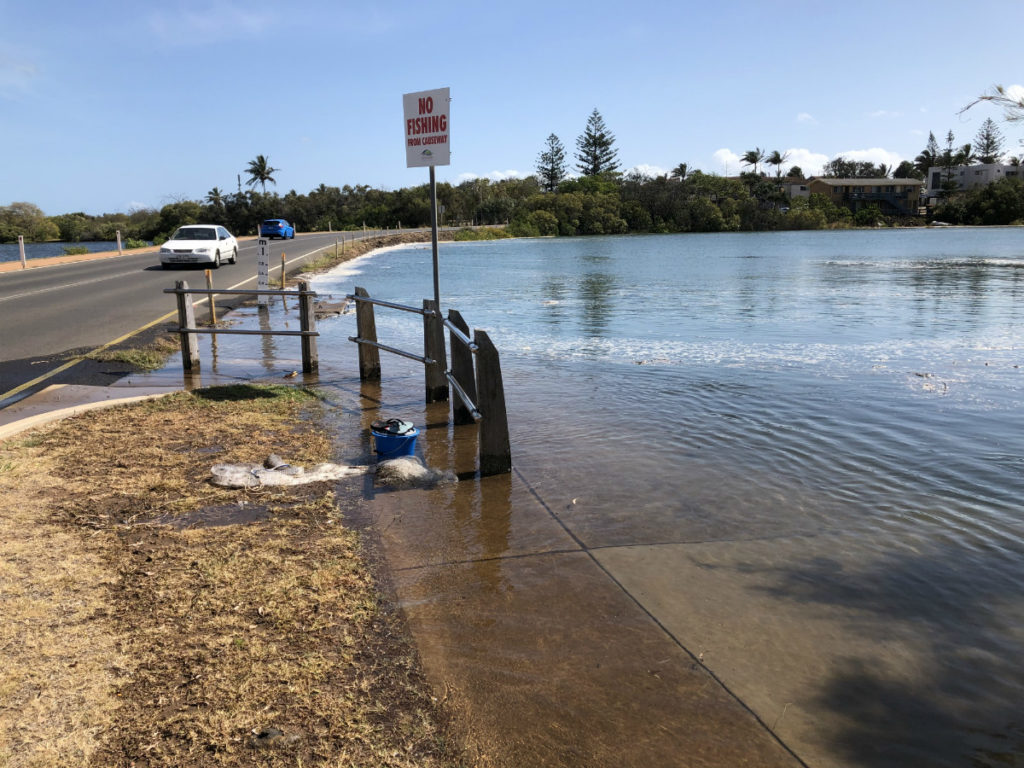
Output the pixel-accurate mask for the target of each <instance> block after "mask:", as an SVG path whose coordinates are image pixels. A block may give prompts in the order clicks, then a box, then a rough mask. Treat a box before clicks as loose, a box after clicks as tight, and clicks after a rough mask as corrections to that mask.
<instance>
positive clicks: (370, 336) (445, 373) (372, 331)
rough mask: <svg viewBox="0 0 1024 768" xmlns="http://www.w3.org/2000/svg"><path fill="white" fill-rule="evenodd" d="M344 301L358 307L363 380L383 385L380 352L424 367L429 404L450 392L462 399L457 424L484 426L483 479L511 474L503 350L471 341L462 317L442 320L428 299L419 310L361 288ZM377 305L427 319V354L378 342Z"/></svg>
mask: <svg viewBox="0 0 1024 768" xmlns="http://www.w3.org/2000/svg"><path fill="white" fill-rule="evenodd" d="M345 298H347V299H349V300H350V301H353V302H355V304H356V335H355V336H349V341H352V342H354V343H356V344H357V345H358V346H359V378H360V380H361V381H379V380H380V378H381V369H380V355H379V351H380V350H383V351H385V352H391V353H392V354H396V355H400V356H402V357H406V358H409V359H411V360H415V361H417V362H420V363H422V364H423V366H424V376H425V386H426V402H427V403H433V402H439V401H447V400H449V391H453V392H455V394H456V395H457V396H458V402H457V403H453V406H452V411H453V420H454V422H455V424H469V423H474V422H475V423H479V427H480V431H479V464H480V474H481V475H482V476H487V475H496V474H503V473H507V472H510V471H511V470H512V453H511V448H510V446H509V434H508V415H507V412H506V409H505V391H504V385H503V383H502V379H501V364H500V362H499V359H498V351H497V349H496V348H495V347H494V345H493V344H492V343H491V340H490V338H489V337H488V336H487V334H486V333H485V332H484V331H481V330H476V331H475V332H474V334H473V338H470V334H469V326H468V325H467V324H466V322H465V320H463V319H462V315H460V314H459V312H457V311H456V310H454V309H452V310H449V311H448V317H447V318H445V319H442V318H441V314H440V312H439V311H438V309H437V307H436V306H435V302H434V301H432V300H430V299H424V301H423V308H422V309H420V308H418V307H410V306H407V305H405V304H396V303H394V302H390V301H382V300H380V299H373V298H370V296H369V294H367V292H366V290H365V289H363V288H360V287H358V286H357V287H356V289H355V292H354V293H351V294H348V295H347V296H346V297H345ZM375 306H378V307H385V308H388V309H397V310H400V311H403V312H412V313H415V314H419V315H422V316H423V340H424V342H423V344H424V349H423V354H422V355H418V354H416V353H413V352H409V351H407V350H402V349H397V348H395V347H391V346H388V345H386V344H381V343H380V342H379V341H378V340H377V325H376V319H375V316H374V307H375ZM446 328H447V329H448V332H449V337H450V339H451V358H452V360H451V368H446V366H445V364H444V363H445V361H446V360H447V352H446V350H445V341H444V330H445V329H446Z"/></svg>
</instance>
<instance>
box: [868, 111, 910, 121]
mask: <svg viewBox="0 0 1024 768" xmlns="http://www.w3.org/2000/svg"><path fill="white" fill-rule="evenodd" d="M901 114H902V113H900V112H890V111H889V110H887V109H876V110H875V111H874V112H869V113H868V117H873V118H875V119H876V120H878V119H885V118H891V117H900V116H901Z"/></svg>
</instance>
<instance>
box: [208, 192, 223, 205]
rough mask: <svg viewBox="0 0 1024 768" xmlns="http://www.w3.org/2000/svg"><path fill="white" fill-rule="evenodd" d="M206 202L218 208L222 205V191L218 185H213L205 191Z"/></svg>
mask: <svg viewBox="0 0 1024 768" xmlns="http://www.w3.org/2000/svg"><path fill="white" fill-rule="evenodd" d="M206 202H208V203H209V204H210V205H212V206H214V207H215V208H220V207H221V206H223V205H224V193H223V192H221V191H220V188H219V187H214V188H213V189H211V190H210V191H209V192H207V193H206Z"/></svg>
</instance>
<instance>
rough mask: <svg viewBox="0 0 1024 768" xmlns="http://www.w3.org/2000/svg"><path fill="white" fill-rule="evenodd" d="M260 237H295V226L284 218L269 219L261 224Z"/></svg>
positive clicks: (287, 238)
mask: <svg viewBox="0 0 1024 768" xmlns="http://www.w3.org/2000/svg"><path fill="white" fill-rule="evenodd" d="M260 237H280V238H281V239H283V240H290V239H292V238H294V237H295V227H293V226H292V225H291V224H289V223H288V222H287V221H285V220H284V219H267V220H266V221H264V222H263V223H262V224H260Z"/></svg>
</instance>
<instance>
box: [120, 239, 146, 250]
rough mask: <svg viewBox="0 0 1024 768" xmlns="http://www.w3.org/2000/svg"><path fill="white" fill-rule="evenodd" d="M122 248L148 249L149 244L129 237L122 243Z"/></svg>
mask: <svg viewBox="0 0 1024 768" xmlns="http://www.w3.org/2000/svg"><path fill="white" fill-rule="evenodd" d="M123 247H125V248H149V243H147V242H146V241H145V240H136V239H135V238H134V237H129V238H128V239H127V240H125V241H124V243H123Z"/></svg>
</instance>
